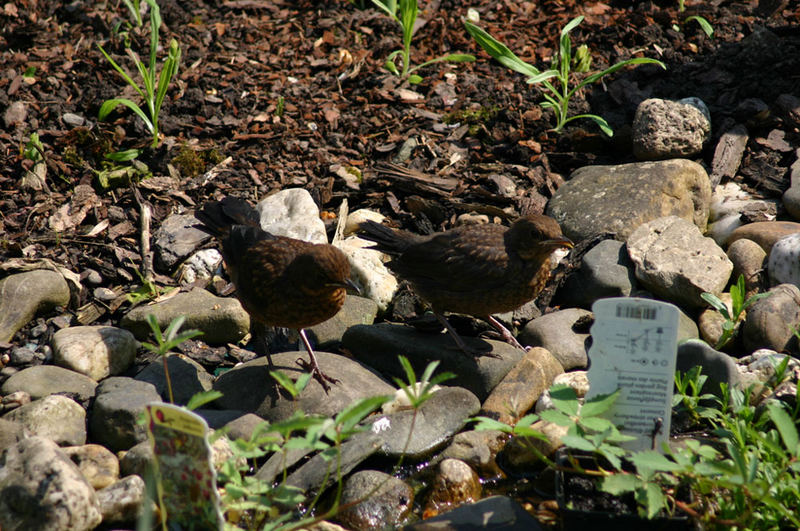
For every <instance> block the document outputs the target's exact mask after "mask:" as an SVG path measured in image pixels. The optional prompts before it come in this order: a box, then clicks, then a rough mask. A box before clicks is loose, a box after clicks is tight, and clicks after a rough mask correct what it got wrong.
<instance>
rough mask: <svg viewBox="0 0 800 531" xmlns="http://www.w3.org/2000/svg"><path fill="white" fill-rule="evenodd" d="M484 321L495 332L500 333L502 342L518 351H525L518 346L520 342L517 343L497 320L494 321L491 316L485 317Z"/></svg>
mask: <svg viewBox="0 0 800 531" xmlns="http://www.w3.org/2000/svg"><path fill="white" fill-rule="evenodd" d="M485 319H486V320H487V321H489V324H490V325H492V326H493V327H494V328H495V330H497V331H498V332H500V337H502V338H503V341H505V342H506V343H509V344H511V345H512V346H514V347H517V348H518V349H520V350H525V347H523V346H522V345H521V344H520V342H519V341H517V338H515V337H514V336H513V335H511V332H510V331H509V330H508V328H506V327H505V326H503V324H502V323H501V322H500V321H498V320H497V319H495V318H494V317H493V316H491V315H487V316H486V317H485Z"/></svg>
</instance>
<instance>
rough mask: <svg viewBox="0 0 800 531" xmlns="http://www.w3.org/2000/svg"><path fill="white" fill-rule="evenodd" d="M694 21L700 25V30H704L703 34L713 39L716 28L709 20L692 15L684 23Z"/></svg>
mask: <svg viewBox="0 0 800 531" xmlns="http://www.w3.org/2000/svg"><path fill="white" fill-rule="evenodd" d="M693 20H694V21H695V22H697V23H698V24H700V29H702V30H703V33H705V34H706V35H707V36H708V37H709V38H713V36H714V28H713V27H712V26H711V23H710V22H709V21H708V20H706V19H705V18H704V17H701V16H699V15H691V16H688V17H686V20H685V21H684V22H691V21H693Z"/></svg>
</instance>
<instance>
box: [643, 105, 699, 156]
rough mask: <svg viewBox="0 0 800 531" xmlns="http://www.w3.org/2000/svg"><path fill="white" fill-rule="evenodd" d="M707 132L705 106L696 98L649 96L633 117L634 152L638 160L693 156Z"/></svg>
mask: <svg viewBox="0 0 800 531" xmlns="http://www.w3.org/2000/svg"><path fill="white" fill-rule="evenodd" d="M691 100H694V101H691ZM710 135H711V119H710V118H709V113H708V108H707V107H706V105H705V103H703V102H702V101H700V100H699V99H697V98H686V99H684V100H680V101H669V100H662V99H658V98H651V99H647V100H644V101H643V102H642V103H640V104H639V107H637V109H636V115H635V116H634V117H633V154H634V155H635V156H636V158H638V159H639V160H662V159H671V158H678V157H693V156H695V155H697V154H698V153H700V152H701V151H702V150H703V144H705V143H706V142H707V141H708V139H709V137H710Z"/></svg>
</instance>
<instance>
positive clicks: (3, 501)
mask: <svg viewBox="0 0 800 531" xmlns="http://www.w3.org/2000/svg"><path fill="white" fill-rule="evenodd" d="M101 520H102V516H101V514H100V503H99V502H98V500H97V495H96V494H95V492H94V489H93V488H92V486H91V485H89V483H87V482H86V480H85V479H83V476H81V473H80V471H79V470H78V468H77V467H76V466H75V464H74V463H73V462H72V461H70V460H69V457H67V456H66V455H64V452H62V451H61V450H59V448H58V446H57V445H56V444H55V443H54V442H52V441H50V440H47V439H44V438H42V437H32V438H30V439H25V440H22V441H20V442H19V443H17V444H16V445H14V446H12V447H11V448H9V449H8V450H6V451H5V452H4V453H3V455H2V466H0V528H1V529H3V531H51V530H58V531H86V530H89V529H94V528H95V527H96V526H98V525H99V524H100V521H101Z"/></svg>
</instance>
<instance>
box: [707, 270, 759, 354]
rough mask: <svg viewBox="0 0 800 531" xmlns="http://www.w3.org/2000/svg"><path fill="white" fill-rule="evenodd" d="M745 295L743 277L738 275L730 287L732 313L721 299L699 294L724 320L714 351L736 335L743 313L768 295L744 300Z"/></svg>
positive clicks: (753, 296) (709, 294) (708, 294)
mask: <svg viewBox="0 0 800 531" xmlns="http://www.w3.org/2000/svg"><path fill="white" fill-rule="evenodd" d="M746 293H747V291H746V289H745V285H744V276H743V275H739V279H738V280H737V281H736V284H734V285H732V286H731V291H730V294H731V310H732V311H730V312H729V311H728V306H727V305H726V304H725V303H724V302H722V299H720V298H719V297H717V296H716V295H714V294H713V293H709V292H704V293H701V294H700V297H702V298H703V300H704V301H706V302H707V303H708V304H710V305H711V306H712V307H713V308H714V309H715V310H717V311H718V312H719V313H720V314H721V315H722V317H724V318H725V322H724V323H722V335H720V337H719V339H718V340H717V343H716V344H715V345H714V348H715V349H720V348H723V347H724V346H725V345H727V344H728V342H729V341H730V340H731V339H733V337H734V335H736V332H737V331H738V330H739V321H740V320H741V319H742V317H744V312H745V311H746V310H747V308H749V307H750V305H751V304H753V303H754V302H756V301H757V300H759V299H763V298H764V297H768V296H769V293H756V294H755V295H751V296H750V297H748V298H747V300H745V298H744V296H745V294H746Z"/></svg>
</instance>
